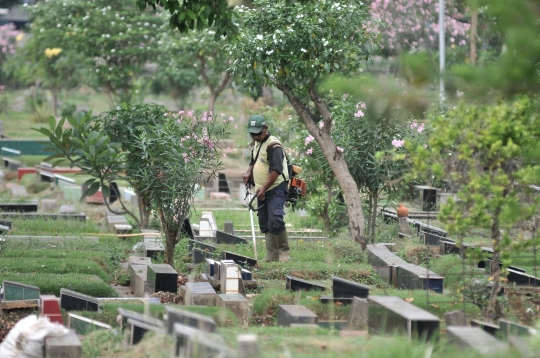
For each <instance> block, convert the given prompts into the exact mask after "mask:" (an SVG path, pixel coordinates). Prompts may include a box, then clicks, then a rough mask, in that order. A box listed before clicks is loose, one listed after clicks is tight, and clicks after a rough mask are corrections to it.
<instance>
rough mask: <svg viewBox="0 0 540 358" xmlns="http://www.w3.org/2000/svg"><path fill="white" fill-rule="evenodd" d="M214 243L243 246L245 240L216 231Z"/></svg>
mask: <svg viewBox="0 0 540 358" xmlns="http://www.w3.org/2000/svg"><path fill="white" fill-rule="evenodd" d="M216 243H217V244H231V245H236V244H245V243H247V241H246V239H244V238H241V237H238V236H235V235H234V234H228V233H226V232H223V231H219V230H216Z"/></svg>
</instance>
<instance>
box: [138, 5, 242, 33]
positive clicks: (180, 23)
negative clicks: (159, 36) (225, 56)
mask: <svg viewBox="0 0 540 358" xmlns="http://www.w3.org/2000/svg"><path fill="white" fill-rule="evenodd" d="M137 5H138V6H139V8H140V9H141V11H142V10H144V9H145V8H146V5H150V6H152V7H153V8H154V10H155V9H156V5H159V6H161V7H163V9H164V10H167V11H169V13H170V14H171V16H170V19H169V26H170V27H171V28H177V29H178V30H179V31H180V32H181V33H185V32H188V31H189V30H195V29H196V30H199V31H201V30H203V29H205V28H207V27H212V26H213V27H215V28H216V33H215V34H214V37H215V39H216V40H217V39H219V38H220V37H221V36H229V35H233V36H234V35H236V33H237V32H238V29H237V26H236V24H235V23H234V21H233V12H232V10H231V9H230V8H229V4H228V1H227V0H192V1H182V2H180V1H175V0H137Z"/></svg>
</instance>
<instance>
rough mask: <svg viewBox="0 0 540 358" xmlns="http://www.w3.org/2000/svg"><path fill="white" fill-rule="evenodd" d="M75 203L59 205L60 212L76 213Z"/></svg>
mask: <svg viewBox="0 0 540 358" xmlns="http://www.w3.org/2000/svg"><path fill="white" fill-rule="evenodd" d="M76 213H77V212H76V211H75V205H66V204H63V205H60V214H76Z"/></svg>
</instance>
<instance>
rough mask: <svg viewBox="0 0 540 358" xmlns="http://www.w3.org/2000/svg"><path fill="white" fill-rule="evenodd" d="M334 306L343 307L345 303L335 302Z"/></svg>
mask: <svg viewBox="0 0 540 358" xmlns="http://www.w3.org/2000/svg"><path fill="white" fill-rule="evenodd" d="M334 305H336V306H342V305H343V303H341V302H339V301H336V302H334Z"/></svg>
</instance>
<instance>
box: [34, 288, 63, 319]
mask: <svg viewBox="0 0 540 358" xmlns="http://www.w3.org/2000/svg"><path fill="white" fill-rule="evenodd" d="M38 313H39V316H40V317H47V319H48V320H49V321H51V322H55V323H59V324H64V320H63V319H62V312H61V311H60V307H59V305H58V298H56V296H54V295H41V296H39V307H38Z"/></svg>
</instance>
